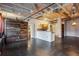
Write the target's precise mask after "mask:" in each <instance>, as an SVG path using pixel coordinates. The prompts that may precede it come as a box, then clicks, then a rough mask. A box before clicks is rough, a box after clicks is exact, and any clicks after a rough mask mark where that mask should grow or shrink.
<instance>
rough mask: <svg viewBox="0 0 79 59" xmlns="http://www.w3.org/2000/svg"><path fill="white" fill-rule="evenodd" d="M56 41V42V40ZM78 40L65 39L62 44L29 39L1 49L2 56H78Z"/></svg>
mask: <svg viewBox="0 0 79 59" xmlns="http://www.w3.org/2000/svg"><path fill="white" fill-rule="evenodd" d="M57 41H58V40H57ZM78 42H79V41H78V38H76V41H75V38H74V39H72V38H71V37H68V38H67V37H65V39H64V40H63V43H59V42H52V43H49V42H47V41H42V40H39V39H31V41H29V42H28V48H27V45H26V41H23V42H16V43H13V44H7V45H6V46H4V47H3V50H2V54H1V55H2V56H79V50H78V49H79V48H78Z"/></svg>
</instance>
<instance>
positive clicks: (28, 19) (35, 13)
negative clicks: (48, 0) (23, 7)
mask: <svg viewBox="0 0 79 59" xmlns="http://www.w3.org/2000/svg"><path fill="white" fill-rule="evenodd" d="M53 4H55V3H52V4H50V5H48V6H47V7H45V8H43V9H41V10H39V11H37V12H36V13H34V14H31V15H30V16H28V17H27V18H25V19H24V20H26V19H28V18H30V17H31V16H33V15H35V14H37V13H39V12H41V11H42V10H44V9H47V8H48V7H50V6H52V5H53ZM27 21H29V19H28V20H27Z"/></svg>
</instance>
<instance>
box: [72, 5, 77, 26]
mask: <svg viewBox="0 0 79 59" xmlns="http://www.w3.org/2000/svg"><path fill="white" fill-rule="evenodd" d="M76 13H77V10H76V7H75V4H73V7H72V16H73V17H72V18H73V19H72V26H75V25H77V23H76V21H75V19H76V18H75V17H74V16H75V14H76Z"/></svg>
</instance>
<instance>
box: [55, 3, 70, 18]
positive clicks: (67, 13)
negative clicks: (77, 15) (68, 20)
mask: <svg viewBox="0 0 79 59" xmlns="http://www.w3.org/2000/svg"><path fill="white" fill-rule="evenodd" d="M56 4H57V5H58V6H59V7H60V8H61V9H62V10H63V11H64V12H65V13H66V15H68V16H69V17H70V15H69V12H68V11H67V10H66V9H65V8H64V7H62V6H61V5H60V4H58V3H56Z"/></svg>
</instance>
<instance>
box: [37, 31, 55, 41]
mask: <svg viewBox="0 0 79 59" xmlns="http://www.w3.org/2000/svg"><path fill="white" fill-rule="evenodd" d="M36 38H37V39H41V40H45V41H48V42H52V41H54V40H55V34H54V32H50V31H36Z"/></svg>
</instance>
